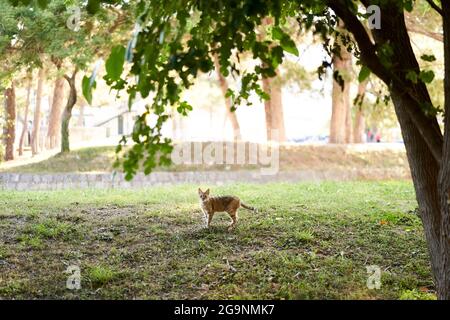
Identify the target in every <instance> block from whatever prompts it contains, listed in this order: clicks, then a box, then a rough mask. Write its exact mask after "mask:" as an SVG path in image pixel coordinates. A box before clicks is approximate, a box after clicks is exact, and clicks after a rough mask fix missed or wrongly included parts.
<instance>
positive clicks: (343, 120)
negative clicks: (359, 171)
mask: <svg viewBox="0 0 450 320" xmlns="http://www.w3.org/2000/svg"><path fill="white" fill-rule="evenodd" d="M343 27H344V24H343V22H342V21H339V28H340V29H341V30H342V28H343ZM336 45H339V46H340V54H335V55H334V56H333V74H335V73H337V74H338V75H339V76H340V77H342V79H343V81H344V84H343V87H342V86H341V85H340V84H339V83H338V82H337V81H336V80H335V79H333V89H332V95H331V99H332V103H331V121H330V138H329V142H330V143H350V142H352V138H353V137H352V136H353V132H352V129H353V121H352V114H351V103H350V83H351V72H352V55H351V53H350V52H348V51H347V49H346V48H345V47H344V46H343V45H342V41H341V40H340V39H339V38H337V39H336Z"/></svg>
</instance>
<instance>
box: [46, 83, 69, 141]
mask: <svg viewBox="0 0 450 320" xmlns="http://www.w3.org/2000/svg"><path fill="white" fill-rule="evenodd" d="M64 81H65V80H64V77H61V78H58V79H56V81H55V87H54V89H53V99H52V107H51V110H50V115H49V120H48V131H47V139H46V140H47V141H46V145H47V147H48V148H50V149H53V148H55V147H56V146H57V145H58V142H59V140H60V132H61V131H60V128H61V112H62V110H61V109H62V106H63V100H64Z"/></svg>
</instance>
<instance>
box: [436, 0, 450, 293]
mask: <svg viewBox="0 0 450 320" xmlns="http://www.w3.org/2000/svg"><path fill="white" fill-rule="evenodd" d="M441 3H442V6H441V7H442V20H443V29H444V61H445V79H444V92H445V116H444V128H445V131H444V147H443V154H442V161H441V172H440V175H439V189H440V190H439V191H440V205H441V226H440V244H441V252H440V255H441V257H442V261H441V264H440V266H439V271H438V272H439V275H440V281H441V283H440V285H439V286H438V296H439V298H441V299H447V300H450V208H449V202H450V0H442V1H441Z"/></svg>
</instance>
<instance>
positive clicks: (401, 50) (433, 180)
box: [375, 4, 450, 299]
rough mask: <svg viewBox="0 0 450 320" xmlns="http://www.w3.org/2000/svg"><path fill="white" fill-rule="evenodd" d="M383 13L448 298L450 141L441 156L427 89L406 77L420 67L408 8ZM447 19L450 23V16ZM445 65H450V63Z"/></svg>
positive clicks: (383, 34)
mask: <svg viewBox="0 0 450 320" xmlns="http://www.w3.org/2000/svg"><path fill="white" fill-rule="evenodd" d="M444 6H445V5H444ZM383 13H384V14H383V15H382V22H381V23H382V25H383V28H382V29H380V30H378V31H376V32H375V39H376V41H377V42H378V43H380V44H382V43H385V42H386V41H389V42H390V44H391V45H392V48H393V56H395V57H396V61H398V65H396V66H395V68H396V69H394V70H392V72H393V73H395V76H396V77H397V79H398V78H399V79H403V80H402V81H403V83H401V82H399V81H398V80H397V79H395V81H394V82H393V84H392V85H391V87H390V92H391V96H392V100H393V102H394V106H395V112H396V114H397V118H398V120H399V123H400V127H401V129H402V135H403V140H404V143H405V148H406V153H407V156H408V161H409V166H410V169H411V175H412V179H413V183H414V188H415V191H416V199H417V202H418V205H419V211H420V216H421V219H422V223H423V227H424V231H425V237H426V239H427V244H428V249H429V253H430V259H431V268H432V272H433V275H434V279H435V285H436V290H437V295H438V298H439V299H449V298H450V277H448V275H449V273H450V265H449V262H450V261H449V255H450V246H449V241H450V238H449V228H450V225H449V224H448V204H447V201H448V189H447V188H445V187H443V181H442V177H443V176H444V175H445V174H443V172H445V171H446V168H448V167H449V165H450V162H449V160H450V159H445V154H446V153H447V154H450V144H449V145H448V147H445V145H444V148H443V151H444V152H443V153H442V156H441V157H439V155H440V154H441V152H440V150H436V149H437V148H436V146H438V147H439V146H441V148H442V144H441V143H442V135H441V133H440V129H439V125H438V122H437V119H436V118H435V117H429V116H426V115H425V114H424V113H423V112H422V111H420V110H421V108H422V107H421V105H422V104H424V103H426V104H429V105H431V99H430V96H429V93H428V90H427V88H426V86H425V84H424V83H422V82H418V83H416V84H413V83H411V82H408V81H407V80H406V72H407V71H409V70H414V71H415V72H417V73H418V72H419V70H420V68H419V65H418V62H417V60H416V57H415V55H414V51H413V49H412V47H411V41H410V39H409V36H408V33H407V30H406V26H405V22H404V17H403V12H402V11H399V10H398V8H397V6H396V5H395V4H390V5H389V6H388V7H386V8H384V11H383ZM444 20H445V18H444ZM447 21H448V22H447V23H450V19H447ZM447 45H448V43H447ZM447 48H448V47H447ZM447 51H448V50H447ZM444 52H445V50H444ZM445 61H446V64H447V66H448V64H449V62H450V60H449V59H448V52H447V57H446V59H445ZM446 69H447V70H448V68H446ZM446 80H448V78H446ZM447 85H448V84H447ZM407 89H410V91H408V90H407ZM446 95H448V92H446ZM447 103H448V100H447V96H446V104H447ZM446 129H447V128H446ZM426 130H428V131H426ZM448 134H449V133H448V130H446V137H448ZM433 137H435V138H433ZM433 148H434V149H433Z"/></svg>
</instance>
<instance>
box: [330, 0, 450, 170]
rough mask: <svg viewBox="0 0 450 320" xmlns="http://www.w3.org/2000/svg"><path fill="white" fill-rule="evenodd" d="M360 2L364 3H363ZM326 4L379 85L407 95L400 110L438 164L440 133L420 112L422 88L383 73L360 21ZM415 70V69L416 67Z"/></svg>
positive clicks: (336, 2) (338, 5)
mask: <svg viewBox="0 0 450 320" xmlns="http://www.w3.org/2000/svg"><path fill="white" fill-rule="evenodd" d="M362 2H363V3H365V2H366V1H362ZM327 4H328V6H329V7H330V8H331V9H332V10H333V11H334V12H335V13H336V15H337V16H338V17H339V18H341V19H342V20H343V21H344V23H345V26H346V28H347V30H349V31H350V32H351V33H352V34H353V37H354V38H355V40H356V42H357V44H358V47H359V49H360V52H361V61H362V63H363V64H364V65H366V66H367V67H368V68H369V69H370V70H371V71H372V72H373V73H374V74H376V75H377V76H378V77H379V78H380V79H381V80H383V82H385V83H386V84H387V85H388V86H389V87H390V90H391V92H393V91H392V90H394V91H395V92H396V94H398V95H407V97H406V98H405V100H409V101H411V102H410V103H408V105H405V106H404V108H405V111H406V112H407V114H408V115H409V117H410V118H411V120H412V122H413V123H414V124H415V126H416V127H417V129H418V130H419V132H420V133H421V135H422V137H423V138H424V140H425V141H426V143H427V145H428V147H429V149H430V152H431V153H432V154H433V157H434V158H435V159H436V161H437V162H438V163H440V162H441V160H442V143H443V137H442V133H441V132H440V129H439V126H438V125H437V122H436V119H434V120H433V119H431V118H428V117H427V116H426V115H425V114H424V113H423V112H422V111H421V110H420V105H421V103H423V102H427V101H422V100H421V98H420V92H422V91H423V90H422V89H424V88H425V89H424V90H425V91H426V87H422V86H421V84H420V83H419V85H417V86H414V85H413V87H412V88H410V85H408V84H407V83H406V82H405V81H404V79H402V78H401V77H400V76H399V75H398V74H396V73H395V71H393V70H387V69H386V68H385V67H384V66H383V65H382V64H381V62H380V60H379V58H378V56H377V54H376V46H375V44H374V43H372V41H371V40H370V37H369V35H368V33H367V31H366V29H365V28H364V26H363V25H362V23H361V21H359V20H358V18H357V16H356V15H355V13H353V12H352V11H350V9H349V7H348V5H347V4H346V3H345V0H328V1H327ZM403 23H404V21H403ZM404 28H405V33H406V26H404ZM406 36H407V33H406ZM394 42H395V39H394ZM416 67H417V68H418V65H417V66H416ZM423 86H424V85H423ZM425 95H426V96H428V91H426V92H425ZM428 98H429V97H428Z"/></svg>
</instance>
